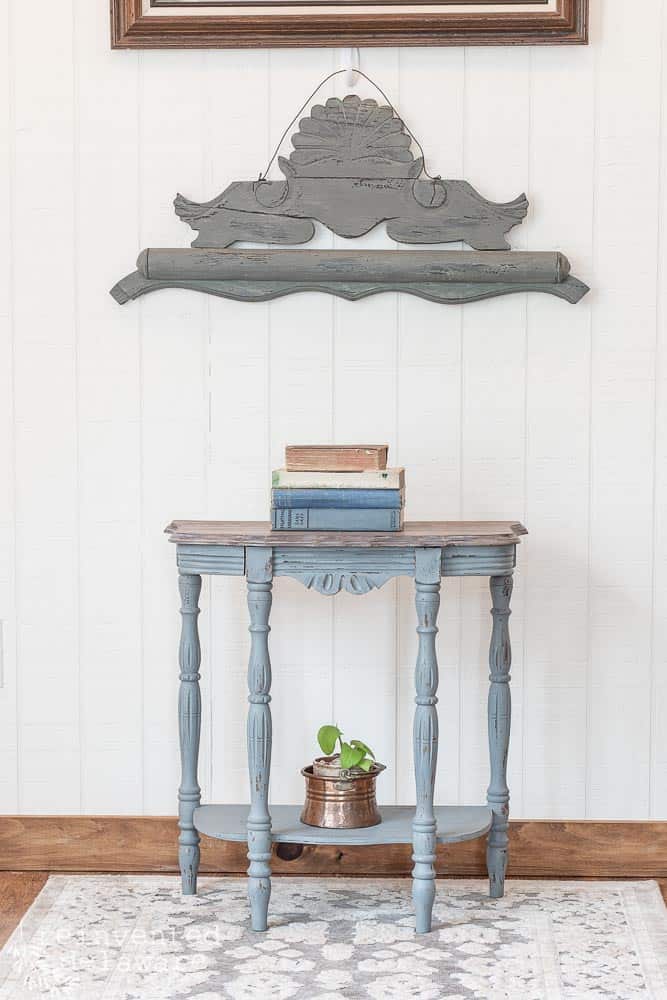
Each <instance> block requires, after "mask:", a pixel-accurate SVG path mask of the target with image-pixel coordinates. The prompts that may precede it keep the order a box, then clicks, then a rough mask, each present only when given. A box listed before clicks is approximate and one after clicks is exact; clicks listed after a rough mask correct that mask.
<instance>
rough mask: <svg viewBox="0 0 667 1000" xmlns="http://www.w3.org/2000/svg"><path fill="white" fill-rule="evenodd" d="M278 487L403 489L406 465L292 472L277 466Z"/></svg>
mask: <svg viewBox="0 0 667 1000" xmlns="http://www.w3.org/2000/svg"><path fill="white" fill-rule="evenodd" d="M272 485H273V487H274V488H275V489H289V490H294V489H303V490H401V489H403V488H404V486H405V469H367V470H366V471H365V472H318V471H314V472H291V471H290V470H288V469H274V470H273V474H272Z"/></svg>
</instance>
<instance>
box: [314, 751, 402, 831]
mask: <svg viewBox="0 0 667 1000" xmlns="http://www.w3.org/2000/svg"><path fill="white" fill-rule="evenodd" d="M332 760H333V758H332V757H320V758H319V759H318V760H316V761H315V763H314V765H313V764H310V765H309V766H308V767H304V768H303V769H302V771H301V773H302V775H303V776H304V778H305V779H306V802H305V805H304V807H303V812H302V813H301V822H302V823H305V824H306V825H307V826H319V827H324V828H326V829H329V830H358V829H361V828H362V827H365V826H377V824H378V823H381V822H382V817H381V816H380V813H379V811H378V807H377V802H376V800H375V780H376V778H377V776H378V774H380V773H381V772H382V771H384V769H385V768H384V764H373V766H372V768H371V769H370V771H362V770H361V768H353V769H352V770H350V771H345V770H342V769H341V768H340V767H339V766H338V765H335V766H334V765H332V764H331V761H332ZM314 771H315V772H316V773H313V772H314Z"/></svg>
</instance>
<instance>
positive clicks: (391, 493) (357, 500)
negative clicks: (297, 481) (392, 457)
mask: <svg viewBox="0 0 667 1000" xmlns="http://www.w3.org/2000/svg"><path fill="white" fill-rule="evenodd" d="M271 502H272V505H273V506H274V507H280V508H286V507H302V508H308V507H325V508H326V507H329V508H335V509H338V510H340V509H348V508H352V509H355V508H357V509H366V508H375V509H377V508H378V507H384V508H400V507H402V506H403V503H404V495H403V490H345V489H333V490H324V489H319V490H300V489H291V490H285V489H273V490H272V491H271Z"/></svg>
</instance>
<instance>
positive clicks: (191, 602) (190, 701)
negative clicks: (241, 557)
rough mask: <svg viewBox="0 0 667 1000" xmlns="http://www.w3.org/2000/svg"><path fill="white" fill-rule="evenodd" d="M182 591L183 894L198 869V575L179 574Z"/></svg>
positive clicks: (192, 889)
mask: <svg viewBox="0 0 667 1000" xmlns="http://www.w3.org/2000/svg"><path fill="white" fill-rule="evenodd" d="M178 589H179V590H180V593H181V643H180V646H179V650H178V662H179V666H180V671H181V672H180V680H181V685H180V689H179V692H178V735H179V739H180V744H181V784H180V788H179V789H178V827H179V830H180V834H179V837H178V863H179V866H180V869H181V879H182V885H183V893H184V895H186V896H192V895H194V894H195V893H196V892H197V871H198V869H199V834H198V833H197V831H196V830H195V827H194V823H193V821H192V816H193V813H194V811H195V809H196V808H197V806H198V805H199V803H200V800H201V789H200V787H199V782H198V780H197V759H198V757H199V732H200V728H201V694H200V691H199V667H200V665H201V649H200V646H199V630H198V628H197V617H198V615H199V608H198V606H197V603H198V601H199V594H200V593H201V576H199V575H197V574H194V573H193V574H187V573H181V574H180V575H179V578H178Z"/></svg>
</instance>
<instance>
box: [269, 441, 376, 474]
mask: <svg viewBox="0 0 667 1000" xmlns="http://www.w3.org/2000/svg"><path fill="white" fill-rule="evenodd" d="M388 450H389V449H388V446H387V445H386V444H358V445H300V444H298V445H296V444H295V445H288V446H287V447H286V448H285V465H286V466H287V468H288V470H289V471H291V472H297V471H303V472H313V471H318V470H322V471H324V472H363V471H364V470H366V469H386V468H387V452H388Z"/></svg>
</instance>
